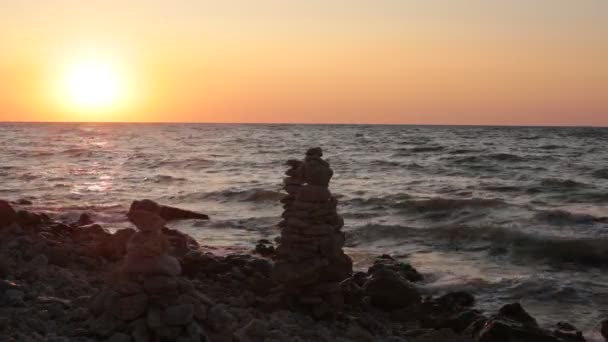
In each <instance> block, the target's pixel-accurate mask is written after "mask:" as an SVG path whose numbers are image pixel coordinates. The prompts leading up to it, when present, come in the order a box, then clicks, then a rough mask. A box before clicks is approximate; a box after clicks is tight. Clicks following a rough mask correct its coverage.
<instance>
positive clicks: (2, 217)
mask: <svg viewBox="0 0 608 342" xmlns="http://www.w3.org/2000/svg"><path fill="white" fill-rule="evenodd" d="M16 220H17V212H15V209H13V207H11V205H10V204H9V203H8V202H7V201H3V200H0V228H1V227H6V226H8V225H10V224H12V223H13V222H15V221H16Z"/></svg>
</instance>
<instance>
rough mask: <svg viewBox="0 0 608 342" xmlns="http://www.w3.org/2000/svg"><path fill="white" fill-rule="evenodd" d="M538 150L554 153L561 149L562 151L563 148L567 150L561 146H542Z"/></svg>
mask: <svg viewBox="0 0 608 342" xmlns="http://www.w3.org/2000/svg"><path fill="white" fill-rule="evenodd" d="M538 148H539V149H541V150H549V151H552V150H559V149H562V148H565V147H564V146H561V145H542V146H539V147H538Z"/></svg>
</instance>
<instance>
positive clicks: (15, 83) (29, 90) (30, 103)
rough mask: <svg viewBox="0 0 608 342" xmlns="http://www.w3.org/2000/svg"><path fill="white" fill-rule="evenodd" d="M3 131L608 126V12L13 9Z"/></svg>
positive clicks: (339, 3)
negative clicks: (170, 125) (9, 124)
mask: <svg viewBox="0 0 608 342" xmlns="http://www.w3.org/2000/svg"><path fill="white" fill-rule="evenodd" d="M90 59H93V60H97V61H103V63H107V64H108V65H111V68H110V69H111V73H112V74H113V75H114V77H115V78H117V79H118V80H119V81H117V82H118V83H119V85H120V87H115V88H116V89H110V90H112V91H113V92H114V93H118V95H119V96H118V97H117V98H115V99H110V100H108V101H107V102H109V103H106V104H105V105H104V106H97V107H95V106H89V107H86V106H84V107H83V106H79V105H78V104H79V103H80V102H83V101H85V100H87V99H88V98H91V97H93V98H95V96H96V95H99V93H100V92H102V93H103V90H104V89H102V88H100V85H99V81H98V79H93V80H89V83H87V81H86V80H87V78H86V77H84V79H85V81H84V84H83V83H77V84H76V85H75V86H72V88H69V89H68V90H66V87H65V86H63V85H62V82H63V81H62V80H64V79H66V78H69V74H70V70H73V69H75V68H74V65H78V64H79V63H82V61H86V60H90ZM104 70H105V69H104ZM66 75H68V76H66ZM79 76H82V75H77V77H76V78H77V79H81V78H82V77H79ZM84 76H87V75H86V73H85V75H84ZM91 83H93V84H91ZM73 88H76V89H75V90H74V89H73ZM106 90H107V89H106ZM74 93H76V95H74ZM75 97H76V98H75ZM78 97H80V98H78ZM83 97H84V98H83ZM0 121H120V122H132V121H144V122H287V123H378V124H385V123H388V124H465V125H468V124H475V125H585V126H586V125H594V126H608V1H606V0H576V1H573V0H534V1H529V0H510V1H498V0H496V1H493V0H443V1H439V0H333V1H332V0H325V1H322V0H308V1H297V0H258V1H249V0H226V1H203V0H199V1H193V0H192V1H186V0H174V1H160V0H145V1H144V0H131V1H118V0H104V1H98V0H89V1H77V0H73V1H68V0H46V1H41V0H19V1H17V0H0Z"/></svg>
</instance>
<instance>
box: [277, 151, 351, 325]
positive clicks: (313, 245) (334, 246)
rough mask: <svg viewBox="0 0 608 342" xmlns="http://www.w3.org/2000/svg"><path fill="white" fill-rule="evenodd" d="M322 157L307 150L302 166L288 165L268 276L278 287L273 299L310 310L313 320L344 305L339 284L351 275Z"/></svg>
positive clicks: (297, 163) (329, 174) (341, 222)
mask: <svg viewBox="0 0 608 342" xmlns="http://www.w3.org/2000/svg"><path fill="white" fill-rule="evenodd" d="M322 156H323V153H322V151H321V149H320V148H311V149H309V150H308V151H307V152H306V157H305V159H304V161H298V160H289V161H287V165H288V166H289V167H290V168H289V169H288V170H287V171H286V172H285V174H286V175H287V178H285V179H284V180H283V183H284V189H285V191H286V192H287V196H285V197H284V198H283V199H282V200H281V202H282V203H283V208H284V209H285V211H284V212H283V215H282V217H283V219H284V220H283V221H281V222H280V223H279V227H281V228H282V230H281V238H280V244H279V246H278V247H277V249H276V260H277V261H276V263H275V266H274V269H273V271H272V278H273V280H274V281H275V282H276V283H278V284H280V285H281V286H280V287H278V288H277V289H276V292H277V294H279V296H282V297H283V298H284V300H285V301H286V302H287V303H288V304H296V305H299V306H304V307H309V308H314V314H315V315H324V314H326V313H327V312H329V311H330V308H331V309H332V310H333V309H339V308H340V307H341V306H343V302H344V299H343V296H342V293H341V289H340V285H339V282H341V281H342V280H344V279H346V278H347V277H348V276H349V275H350V274H351V273H352V261H351V259H350V258H349V257H348V256H347V255H345V254H344V252H343V251H342V247H343V246H344V241H345V237H344V233H343V232H342V231H341V228H342V227H343V226H344V220H343V219H342V217H341V216H340V215H338V213H337V211H336V207H337V204H338V202H337V200H336V199H335V198H334V197H333V196H332V195H331V192H330V191H329V189H328V186H329V181H330V179H331V177H332V175H333V171H332V169H331V168H330V167H329V163H327V162H326V161H325V160H323V159H321V157H322Z"/></svg>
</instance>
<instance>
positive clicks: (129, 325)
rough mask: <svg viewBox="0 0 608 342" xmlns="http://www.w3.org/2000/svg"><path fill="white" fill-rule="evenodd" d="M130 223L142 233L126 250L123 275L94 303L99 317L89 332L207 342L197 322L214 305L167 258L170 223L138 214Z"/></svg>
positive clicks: (132, 215)
mask: <svg viewBox="0 0 608 342" xmlns="http://www.w3.org/2000/svg"><path fill="white" fill-rule="evenodd" d="M129 217H130V219H131V221H132V222H133V223H134V224H135V225H136V226H137V229H138V231H137V232H135V233H134V234H133V235H132V236H131V238H130V239H129V241H128V243H127V245H126V252H127V254H126V257H125V260H124V262H123V264H122V266H121V268H120V270H119V272H116V273H115V274H113V276H112V278H111V279H109V281H108V282H107V286H106V287H105V288H104V289H103V290H102V291H101V292H100V293H99V294H98V295H97V296H95V297H94V298H93V299H92V300H91V303H90V307H89V309H90V311H91V313H92V314H93V315H94V317H93V318H91V319H90V320H89V322H88V326H89V329H90V330H91V331H92V332H93V333H94V334H96V335H99V336H105V337H110V339H113V338H118V337H116V336H120V338H125V339H126V337H124V336H123V335H126V336H127V337H129V339H128V340H129V341H131V339H132V340H133V341H136V342H140V341H141V342H144V341H206V340H207V337H206V334H205V331H204V329H203V328H202V327H201V325H200V324H201V323H202V322H201V321H200V320H199V319H198V318H197V316H199V317H206V312H207V305H208V304H209V302H208V300H207V298H206V297H205V296H204V295H202V294H200V293H198V292H197V291H196V290H195V287H194V285H193V284H192V283H191V282H190V280H188V279H186V278H183V277H179V275H180V273H181V265H180V263H179V261H178V260H177V259H176V258H175V257H172V256H170V255H169V254H168V250H169V247H170V246H169V242H168V240H167V238H166V237H165V235H164V234H163V233H162V229H163V226H164V224H165V220H164V219H163V218H161V217H160V216H159V215H158V214H155V213H152V212H148V211H137V210H135V211H132V212H131V213H130V216H129ZM121 334H122V335H121Z"/></svg>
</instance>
